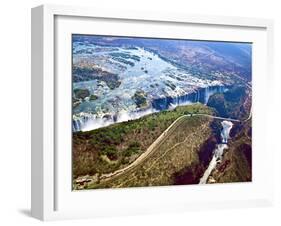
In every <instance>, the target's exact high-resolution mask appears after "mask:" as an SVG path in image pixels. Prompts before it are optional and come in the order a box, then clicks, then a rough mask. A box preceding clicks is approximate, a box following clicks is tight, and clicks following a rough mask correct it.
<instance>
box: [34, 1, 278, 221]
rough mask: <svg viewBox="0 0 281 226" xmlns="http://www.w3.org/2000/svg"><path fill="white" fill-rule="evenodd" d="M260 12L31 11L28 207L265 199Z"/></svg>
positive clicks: (264, 61)
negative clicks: (242, 14) (245, 15)
mask: <svg viewBox="0 0 281 226" xmlns="http://www.w3.org/2000/svg"><path fill="white" fill-rule="evenodd" d="M272 30H273V24H272V21H270V20H264V19H251V18H234V17H216V16H195V15H180V14H171V13H163V14H159V13H158V14H154V13H148V12H120V11H114V10H112V11H103V10H99V9H88V8H80V7H65V6H52V5H44V6H40V7H37V8H34V9H32V215H33V216H34V217H36V218H39V219H42V220H52V219H62V218H81V217H97V216H114V215H127V214H139V213H151V212H163V211H184V210H189V209H190V210H191V209H192V210H193V209H205V208H227V207H240V206H241V207H243V206H260V205H269V204H271V203H272V178H270V177H269V176H268V175H269V172H270V171H271V168H272V150H270V149H269V148H268V144H267V138H266V137H267V130H266V119H267V111H268V104H267V101H266V95H264V94H265V93H270V85H271V83H272V71H271V70H272V60H273V59H272V50H273V47H272V43H273V41H272Z"/></svg>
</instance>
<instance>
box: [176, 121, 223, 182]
mask: <svg viewBox="0 0 281 226" xmlns="http://www.w3.org/2000/svg"><path fill="white" fill-rule="evenodd" d="M220 127H221V125H220V124H218V123H217V122H215V121H213V122H212V123H211V128H212V131H213V134H212V135H211V136H210V137H209V138H208V139H207V140H206V141H205V142H204V143H203V144H202V145H201V147H200V149H199V151H198V159H199V162H198V163H197V164H193V165H191V166H187V167H185V168H183V169H182V170H181V171H179V172H176V173H175V174H174V184H175V185H184V184H198V183H199V181H200V178H201V177H202V176H203V174H204V172H205V170H206V169H207V167H208V165H209V163H210V161H211V159H212V156H213V151H214V150H215V148H216V145H217V143H218V141H219V140H218V139H220V135H219V134H220V132H219V133H218V131H220V130H221V128H220Z"/></svg>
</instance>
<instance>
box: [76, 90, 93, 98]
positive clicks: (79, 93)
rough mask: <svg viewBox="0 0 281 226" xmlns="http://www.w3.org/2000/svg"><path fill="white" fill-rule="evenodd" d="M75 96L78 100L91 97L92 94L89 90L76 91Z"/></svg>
mask: <svg viewBox="0 0 281 226" xmlns="http://www.w3.org/2000/svg"><path fill="white" fill-rule="evenodd" d="M74 94H75V96H76V98H78V99H84V98H86V97H88V96H89V95H90V92H89V90H87V89H74Z"/></svg>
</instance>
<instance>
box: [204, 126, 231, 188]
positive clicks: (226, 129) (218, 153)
mask: <svg viewBox="0 0 281 226" xmlns="http://www.w3.org/2000/svg"><path fill="white" fill-rule="evenodd" d="M221 124H222V127H223V128H222V131H221V143H220V144H218V145H217V147H216V149H215V150H214V155H213V158H212V160H211V161H210V163H209V166H208V168H207V169H206V171H205V172H204V175H203V176H202V177H201V178H200V182H199V184H206V183H207V181H208V178H209V176H210V174H211V173H212V171H213V170H214V169H215V168H216V166H217V163H218V162H219V161H221V160H222V156H223V152H224V150H225V149H227V148H228V146H227V141H228V138H229V133H230V130H231V128H232V126H233V123H232V122H230V121H222V122H221Z"/></svg>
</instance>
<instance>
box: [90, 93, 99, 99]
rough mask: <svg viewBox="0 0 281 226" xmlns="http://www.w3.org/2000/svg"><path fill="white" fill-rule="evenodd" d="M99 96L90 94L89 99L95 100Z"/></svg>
mask: <svg viewBox="0 0 281 226" xmlns="http://www.w3.org/2000/svg"><path fill="white" fill-rule="evenodd" d="M98 98H99V97H98V96H97V95H94V94H92V95H91V96H90V100H97V99H98Z"/></svg>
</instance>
